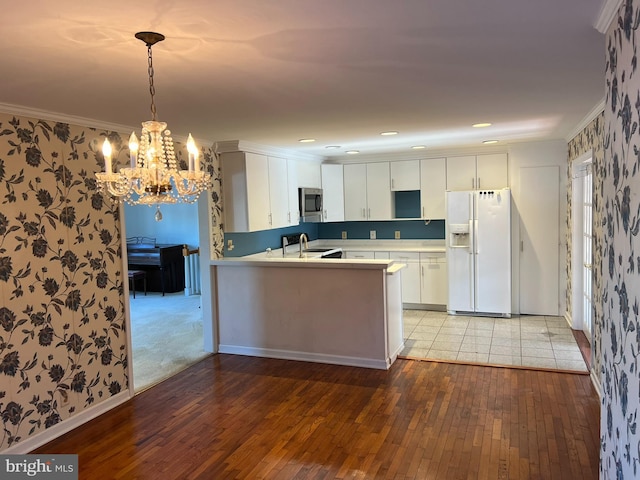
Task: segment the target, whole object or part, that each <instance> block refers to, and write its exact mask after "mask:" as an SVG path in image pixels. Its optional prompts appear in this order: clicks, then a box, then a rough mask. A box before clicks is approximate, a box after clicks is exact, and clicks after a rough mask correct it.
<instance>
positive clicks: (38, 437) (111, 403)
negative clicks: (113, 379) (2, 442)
mask: <svg viewBox="0 0 640 480" xmlns="http://www.w3.org/2000/svg"><path fill="white" fill-rule="evenodd" d="M130 398H131V395H130V394H129V390H125V391H122V392H120V393H118V394H117V395H114V396H113V397H110V398H108V399H107V400H105V401H103V402H100V403H98V404H97V405H95V406H93V407H89V408H87V409H86V410H83V411H82V412H80V413H78V414H77V415H74V416H73V417H70V418H68V419H67V420H64V421H62V422H60V423H58V424H56V425H54V426H53V427H50V428H47V429H46V430H43V431H41V432H40V433H36V434H35V435H33V436H31V437H29V438H27V439H26V440H23V441H21V442H18V443H16V444H15V445H12V446H11V447H9V448H7V449H6V450H2V452H1V453H2V454H3V455H9V454H26V453H29V452H31V451H33V450H35V449H36V448H38V447H41V446H42V445H44V444H46V443H49V442H50V441H52V440H55V439H56V438H58V437H60V436H61V435H64V434H65V433H67V432H70V431H71V430H73V429H74V428H77V427H79V426H80V425H82V424H84V423H87V422H88V421H89V420H93V419H94V418H96V417H97V416H99V415H102V414H103V413H105V412H108V411H109V410H111V409H113V408H115V407H117V406H118V405H120V404H122V403H124V402H126V401H127V400H129V399H130Z"/></svg>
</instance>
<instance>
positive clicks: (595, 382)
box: [589, 368, 602, 400]
mask: <svg viewBox="0 0 640 480" xmlns="http://www.w3.org/2000/svg"><path fill="white" fill-rule="evenodd" d="M589 377H591V384H592V385H593V388H595V390H596V393H597V394H598V398H599V399H600V400H602V389H601V387H600V382H599V381H598V377H597V376H596V372H595V370H594V369H593V368H592V369H591V373H590V374H589Z"/></svg>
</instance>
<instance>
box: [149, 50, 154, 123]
mask: <svg viewBox="0 0 640 480" xmlns="http://www.w3.org/2000/svg"><path fill="white" fill-rule="evenodd" d="M147 57H148V61H149V62H148V63H149V93H150V94H151V120H153V121H155V120H156V102H155V95H156V87H155V85H154V84H153V55H152V54H151V45H147Z"/></svg>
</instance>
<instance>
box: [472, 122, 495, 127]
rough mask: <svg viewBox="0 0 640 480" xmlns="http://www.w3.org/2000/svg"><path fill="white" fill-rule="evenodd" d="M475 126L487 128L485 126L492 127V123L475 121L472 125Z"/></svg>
mask: <svg viewBox="0 0 640 480" xmlns="http://www.w3.org/2000/svg"><path fill="white" fill-rule="evenodd" d="M471 126H472V127H473V128H485V127H490V126H491V124H490V123H474V124H473V125H471Z"/></svg>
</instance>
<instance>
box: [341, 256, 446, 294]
mask: <svg viewBox="0 0 640 480" xmlns="http://www.w3.org/2000/svg"><path fill="white" fill-rule="evenodd" d="M344 258H348V259H390V260H393V261H395V262H398V263H404V264H405V265H406V268H403V269H402V270H401V273H402V303H414V304H425V305H446V304H447V259H446V255H445V253H444V252H429V253H424V252H423V253H419V252H400V251H391V252H387V251H381V250H377V251H373V250H345V251H344Z"/></svg>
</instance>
